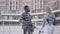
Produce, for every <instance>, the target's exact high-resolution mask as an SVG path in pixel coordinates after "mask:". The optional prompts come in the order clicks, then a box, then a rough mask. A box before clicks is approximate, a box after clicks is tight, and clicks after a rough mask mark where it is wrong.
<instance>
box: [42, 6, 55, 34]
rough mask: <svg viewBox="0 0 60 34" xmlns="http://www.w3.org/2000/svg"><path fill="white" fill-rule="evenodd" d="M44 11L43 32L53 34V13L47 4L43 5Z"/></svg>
mask: <svg viewBox="0 0 60 34" xmlns="http://www.w3.org/2000/svg"><path fill="white" fill-rule="evenodd" d="M45 11H46V13H45V14H44V18H43V29H44V30H43V31H44V32H43V34H53V32H54V23H53V22H54V19H55V14H54V13H53V12H52V11H51V9H50V8H49V6H46V7H45Z"/></svg>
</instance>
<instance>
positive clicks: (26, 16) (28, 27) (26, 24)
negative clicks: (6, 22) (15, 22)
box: [20, 5, 34, 34]
mask: <svg viewBox="0 0 60 34" xmlns="http://www.w3.org/2000/svg"><path fill="white" fill-rule="evenodd" d="M24 10H25V12H24V13H22V16H21V19H20V20H21V21H22V28H23V31H24V34H27V32H28V34H32V33H33V30H34V28H33V25H32V22H31V15H30V13H29V12H30V9H29V6H27V5H26V6H24Z"/></svg>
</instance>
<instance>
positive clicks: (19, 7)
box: [0, 0, 60, 34]
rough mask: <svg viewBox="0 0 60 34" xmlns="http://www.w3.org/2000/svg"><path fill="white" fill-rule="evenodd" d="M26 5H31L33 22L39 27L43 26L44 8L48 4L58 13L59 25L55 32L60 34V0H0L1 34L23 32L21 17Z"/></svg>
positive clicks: (19, 33) (57, 20)
mask: <svg viewBox="0 0 60 34" xmlns="http://www.w3.org/2000/svg"><path fill="white" fill-rule="evenodd" d="M25 5H28V6H29V8H30V14H31V15H32V23H33V24H34V25H35V26H37V28H40V27H41V26H42V22H43V14H44V12H45V11H44V8H45V6H46V5H48V6H49V7H50V8H51V10H52V11H53V12H55V15H56V22H57V26H56V27H55V28H56V31H55V32H56V33H58V34H60V33H59V32H58V31H59V28H60V26H59V25H60V0H0V34H17V33H18V34H21V33H22V28H21V25H22V24H21V23H20V22H19V19H20V16H21V14H22V13H23V12H24V9H23V7H24V6H25ZM58 26H59V27H58ZM35 33H36V32H35ZM37 33H38V32H37ZM37 33H36V34H37ZM56 33H55V34H56Z"/></svg>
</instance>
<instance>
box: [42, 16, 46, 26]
mask: <svg viewBox="0 0 60 34" xmlns="http://www.w3.org/2000/svg"><path fill="white" fill-rule="evenodd" d="M45 16H46V15H44V16H43V23H42V27H44V26H45V22H46V18H45Z"/></svg>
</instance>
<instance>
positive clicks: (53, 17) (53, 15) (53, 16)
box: [52, 13, 56, 21]
mask: <svg viewBox="0 0 60 34" xmlns="http://www.w3.org/2000/svg"><path fill="white" fill-rule="evenodd" d="M55 18H56V17H55V13H52V19H53V21H55V20H56V19H55Z"/></svg>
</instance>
